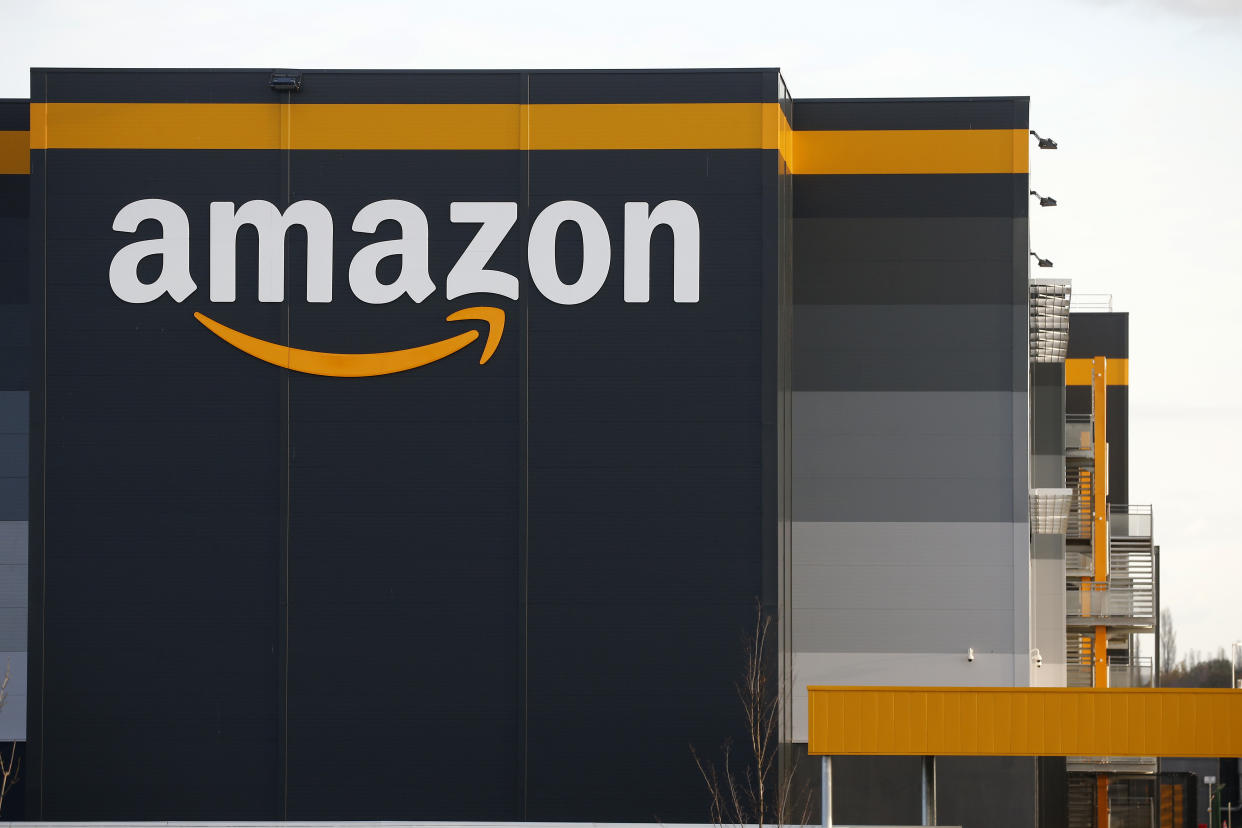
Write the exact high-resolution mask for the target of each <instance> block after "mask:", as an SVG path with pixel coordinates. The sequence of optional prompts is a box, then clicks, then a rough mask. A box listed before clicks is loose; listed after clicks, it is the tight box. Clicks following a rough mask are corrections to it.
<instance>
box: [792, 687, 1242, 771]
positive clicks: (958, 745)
mask: <svg viewBox="0 0 1242 828" xmlns="http://www.w3.org/2000/svg"><path fill="white" fill-rule="evenodd" d="M808 696H809V708H808V715H809V723H808V724H809V729H808V734H809V740H808V744H807V749H808V753H811V754H817V755H827V756H849V755H854V756H1209V757H1211V756H1238V755H1239V754H1240V752H1242V692H1239V691H1237V690H1227V689H1220V690H1198V689H1196V690H1189V689H1183V688H1158V689H1153V688H1134V689H1130V688H1105V689H1098V688H1076V687H1075V688H1065V687H1058V688H1051V687H810V688H808Z"/></svg>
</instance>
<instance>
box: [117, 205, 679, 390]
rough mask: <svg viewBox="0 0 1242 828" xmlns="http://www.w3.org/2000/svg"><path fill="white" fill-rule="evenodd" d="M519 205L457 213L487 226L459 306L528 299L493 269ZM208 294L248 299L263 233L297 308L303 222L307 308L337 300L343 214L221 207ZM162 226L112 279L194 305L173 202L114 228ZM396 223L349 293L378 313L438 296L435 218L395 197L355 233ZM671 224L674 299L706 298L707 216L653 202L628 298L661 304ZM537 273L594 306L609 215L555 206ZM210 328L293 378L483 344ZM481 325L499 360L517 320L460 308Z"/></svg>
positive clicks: (433, 356) (380, 369)
mask: <svg viewBox="0 0 1242 828" xmlns="http://www.w3.org/2000/svg"><path fill="white" fill-rule="evenodd" d="M517 215H518V210H517V202H513V201H457V202H453V203H452V204H451V205H450V207H449V220H450V221H451V222H452V223H454V224H476V225H478V230H477V231H476V232H475V235H474V237H473V239H472V240H471V242H470V243H469V244H468V245H467V246H466V248H465V250H463V251H462V253H461V255H460V256H459V257H458V259H457V262H456V263H455V264H454V265H453V267H452V268H451V269H450V270H449V272H448V274H447V276H446V278H445V281H444V295H445V298H447V299H450V300H452V299H458V298H460V297H463V296H470V295H474V294H490V295H494V296H504V297H506V298H508V299H517V298H518V292H519V289H520V286H519V282H518V278H517V277H516V276H515V275H513V274H512V273H505V272H504V271H500V270H493V269H489V268H488V264H489V262H490V261H491V259H492V256H493V255H494V254H495V253H496V251H497V250H498V249H499V247H500V245H501V244H502V243H503V242H504V240H505V239H506V238H507V237H508V235H509V233H510V232H512V230H513V227H514V225H515V224H516V223H517ZM209 219H210V226H209V228H208V233H209V245H208V252H209V273H208V284H209V287H208V296H209V299H210V301H211V302H212V303H229V302H234V301H236V299H237V234H238V231H239V230H241V228H243V227H246V226H250V227H253V228H254V230H255V231H256V233H257V235H258V300H259V301H260V302H283V301H285V236H286V234H287V233H288V231H289V229H290V228H291V227H293V226H295V225H296V226H299V227H301V228H303V229H304V230H305V232H306V262H307V264H306V301H307V302H316V303H328V302H331V301H332V298H333V296H332V291H333V278H332V277H333V273H332V251H333V243H334V222H333V217H332V214H331V212H329V210H328V208H327V207H325V206H324V205H323V204H321V203H319V202H317V201H309V200H304V201H297V202H294V203H293V204H290V205H289V207H288V208H287V209H285V210H284V211H282V210H280V209H279V208H278V207H276V205H274V204H272V203H271V202H269V201H257V200H256V201H247V202H246V203H244V204H242V205H241V206H240V207H239V206H237V205H236V204H235V203H233V202H229V201H213V202H211V204H210V211H209ZM150 221H154V222H157V223H158V224H159V226H160V235H159V236H157V237H155V238H149V239H143V240H141V241H135V242H132V243H130V244H127V245H125V246H124V247H122V248H121V249H120V250H119V251H117V253H116V255H115V256H113V257H112V263H111V265H110V266H109V268H108V282H109V285H110V286H111V288H112V292H113V293H114V294H115V295H116V296H117V298H119V299H121V300H122V301H124V302H130V303H134V304H142V303H145V302H154V301H155V300H157V299H159V298H161V297H162V296H165V295H167V296H169V297H171V298H172V299H173V300H174V301H175V302H184V301H185V300H186V299H188V298H189V297H190V296H191V295H193V294H194V292H195V291H197V290H198V284H197V282H195V280H194V277H193V275H192V274H191V273H190V220H189V217H188V216H187V215H186V212H185V210H183V209H182V208H181V207H180V206H179V205H177V204H175V203H174V202H171V201H167V200H164V199H155V198H148V199H141V200H138V201H134V202H132V203H130V204H127V205H125V206H124V207H123V208H121V210H120V211H119V212H118V213H117V214H116V218H115V219H114V220H113V222H112V229H113V230H115V231H117V232H121V233H135V232H137V230H138V228H139V226H141V225H142V224H144V223H145V222H150ZM386 222H394V223H395V224H396V226H397V228H399V230H400V235H399V236H398V237H396V238H390V239H384V240H381V241H374V242H371V243H370V244H367V245H365V246H363V247H362V248H361V249H360V250H359V251H358V252H357V253H356V254H354V257H353V259H352V260H351V261H350V263H349V288H350V290H351V292H352V293H353V294H354V296H356V297H357V298H358V299H359V300H361V301H363V302H366V303H368V304H372V305H383V304H388V303H390V302H396V301H404V300H412V301H414V302H422V301H424V300H426V299H427V298H428V297H429V296H431V295H432V294H434V293H435V291H436V284H435V282H434V281H433V280H432V278H431V274H430V273H429V270H428V246H429V238H430V236H429V233H430V230H429V225H428V222H427V215H426V214H425V213H424V212H423V211H422V209H421V208H419V207H418V206H417V205H415V204H413V203H411V202H409V201H401V200H398V199H385V200H381V201H375V202H372V203H370V204H368V205H366V206H365V207H363V208H362V209H361V210H359V211H358V213H357V215H355V216H354V218H353V222H352V224H351V229H352V230H353V232H355V233H363V234H374V233H376V232H377V231H378V230H379V228H380V226H381V225H383V224H384V223H386ZM567 224H572V225H576V228H577V232H578V233H579V234H580V236H581V239H582V266H581V269H580V271H579V272H578V273H577V274H576V275H575V276H574V277H573V278H571V279H569V280H566V279H565V278H564V274H561V273H560V272H558V270H557V266H556V240H557V236H558V234H559V233H560V232H562V230H563V229H564V228H565V225H567ZM661 226H665V227H668V228H669V229H670V230H671V231H672V235H673V301H674V302H698V301H699V217H698V214H697V213H695V211H694V208H693V207H691V206H690V205H689V204H686V203H685V202H684V201H663V202H661V203H659V204H657V205H656V206H655V207H654V208H653V207H651V205H650V204H649V203H647V202H641V201H631V202H626V204H625V223H624V238H623V240H622V246H623V247H622V249H623V267H622V271H623V273H622V279H623V280H624V284H623V297H624V300H625V301H626V302H647V301H649V300H650V296H651V235H652V233H653V232H654V231H655V230H656V228H658V227H661ZM526 255H527V269H528V272H529V273H530V277H531V281H532V283H533V284H534V287H535V289H536V290H538V291H539V292H540V293H541V294H542V295H543V296H544V297H546V298H547V299H549V300H550V301H552V302H555V303H557V304H560V305H578V304H581V303H583V302H586V301H589V300H590V299H591V298H593V297H594V296H595V295H596V294H597V293H599V291H600V289H601V288H602V287H603V286H604V282H605V281H606V280H607V278H608V272H609V270H610V269H611V266H612V255H613V249H612V239H611V238H610V237H609V233H608V228H607V226H606V225H605V223H604V220H603V218H602V217H601V216H600V215H599V213H597V212H596V211H595V210H594V209H593V208H592V207H590V206H589V205H587V204H584V203H582V202H580V201H558V202H555V203H553V204H550V205H548V206H547V207H546V208H544V209H543V210H542V211H541V212H540V213H539V214H538V215H537V216H535V218H534V220H533V221H532V222H531V226H530V232H529V236H528V238H527V244H526ZM150 256H158V257H160V272H159V275H158V276H156V278H154V279H152V280H150V281H143V280H142V279H140V278H139V276H138V266H139V264H140V263H141V262H142V261H143V260H144V259H146V258H147V257H150ZM388 258H395V259H396V261H397V264H398V268H397V276H396V277H395V278H393V279H391V280H382V279H381V278H380V276H379V265H380V262H381V261H383V260H385V259H388ZM194 318H195V319H197V320H198V321H199V322H200V323H201V324H202V325H203V326H204V328H206V330H208V331H210V332H211V333H213V334H215V335H216V336H218V337H219V338H220V339H221V340H223V341H224V342H227V343H228V344H230V345H232V346H233V347H235V348H237V349H239V350H241V351H244V352H245V353H247V354H249V355H251V356H253V357H255V358H257V359H261V360H263V361H264V362H269V363H271V364H273V365H279V366H281V367H282V368H287V369H289V370H291V371H300V372H303V373H308V374H320V375H324V376H334V377H364V376H377V375H380V374H391V373H396V372H398V371H408V370H410V369H412V368H417V367H419V366H421V365H426V364H428V363H430V362H434V361H436V360H438V359H443V358H445V357H447V356H450V355H451V354H454V353H456V352H457V351H460V350H461V349H462V348H465V347H466V346H467V345H469V344H470V343H471V342H473V341H475V340H476V339H478V338H479V332H478V331H475V330H470V331H466V332H464V333H460V334H457V335H456V336H452V337H449V338H447V339H442V340H439V341H437V342H433V343H431V344H425V345H417V346H413V347H410V348H407V349H404V350H399V351H387V352H382V353H328V352H323V351H308V350H301V349H298V348H294V347H292V345H281V344H278V343H275V342H268V341H266V340H263V339H259V338H257V337H253V336H250V335H248V334H246V333H244V332H242V331H237V330H233V329H232V328H229V327H227V326H225V325H223V324H221V323H219V322H217V321H216V320H214V319H212V318H211V317H209V316H207V315H205V314H202V313H195V314H194ZM464 320H474V321H481V322H484V323H486V327H487V339H486V340H485V344H484V348H483V354H482V357H481V359H480V361H479V362H480V364H483V363H486V362H487V360H488V359H490V358H491V356H492V354H493V353H495V351H496V348H497V346H498V345H499V344H500V338H501V336H502V335H503V333H504V324H505V312H504V311H503V310H502V309H500V308H497V307H488V306H480V307H472V308H467V309H465V310H460V311H457V312H456V313H453V314H451V315H449V316H448V317H447V318H446V321H448V322H460V321H464Z"/></svg>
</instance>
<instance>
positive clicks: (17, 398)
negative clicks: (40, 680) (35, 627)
mask: <svg viewBox="0 0 1242 828" xmlns="http://www.w3.org/2000/svg"><path fill="white" fill-rule="evenodd" d="M29 130H30V106H29V102H28V101H25V100H0V671H7V673H8V677H9V681H8V686H7V688H6V693H7V698H6V700H5V704H4V708H3V709H0V745H3V746H5V755H6V758H7V756H8V755H9V750H8V746H9V745H10V744H11V743H14V742H16V743H18V748H17V754H16V755H17V757H18V760H19V761H20V760H21V759H22V758H23V757H24V754H25V740H26V697H27V656H26V646H27V645H26V627H27V614H28V597H27V596H28V594H29V592H28V589H27V581H28V569H29V566H28V564H29V559H28V554H27V538H28V535H29V530H28V523H27V519H28V515H29V513H28V505H27V504H28V500H29V499H28V491H29V485H28V477H29V447H28V437H29V422H30V317H29V308H30V289H29V285H30V280H29V276H28V273H29V267H28V261H27V250H28V249H29V243H28V235H29V231H30V228H29V222H28V216H29V212H28V211H29V205H30V175H29V171H30V153H29V146H30V143H29V136H30V132H29ZM0 675H3V673H0ZM23 793H24V786H21V785H19V786H18V787H17V788H15V789H14V790H13V791H11V792H10V793H9V794H8V795H7V796H6V797H5V800H4V812H3V814H2V815H0V817H7V816H9V815H11V814H22V813H23V812H24V797H23Z"/></svg>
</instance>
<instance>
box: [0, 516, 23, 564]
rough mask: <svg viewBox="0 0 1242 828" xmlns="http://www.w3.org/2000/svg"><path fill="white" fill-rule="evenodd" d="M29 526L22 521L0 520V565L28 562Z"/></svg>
mask: <svg viewBox="0 0 1242 828" xmlns="http://www.w3.org/2000/svg"><path fill="white" fill-rule="evenodd" d="M29 538H30V525H29V524H28V523H27V522H26V521H24V520H0V565H4V564H24V563H26V562H27V561H29V560H30V552H29Z"/></svg>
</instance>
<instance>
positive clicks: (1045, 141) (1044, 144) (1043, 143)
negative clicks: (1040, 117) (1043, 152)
mask: <svg viewBox="0 0 1242 828" xmlns="http://www.w3.org/2000/svg"><path fill="white" fill-rule="evenodd" d="M1029 131H1030V133H1031V134H1032V135H1034V136H1035V140H1036V141H1038V142H1039V148H1040V149H1056V148H1057V142H1056V141H1054V140H1052V139H1051V138H1040V137H1039V133H1038V132H1036V131H1035V130H1033V129H1032V130H1029Z"/></svg>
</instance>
